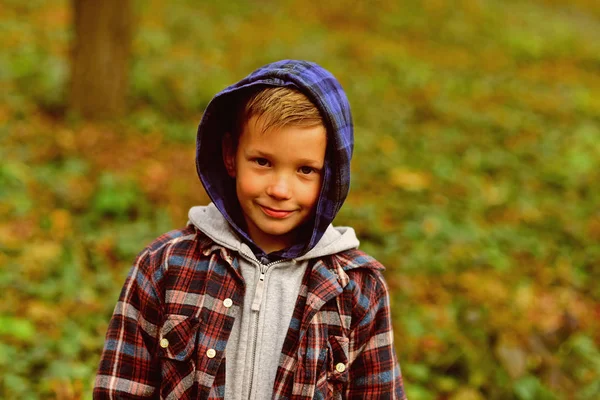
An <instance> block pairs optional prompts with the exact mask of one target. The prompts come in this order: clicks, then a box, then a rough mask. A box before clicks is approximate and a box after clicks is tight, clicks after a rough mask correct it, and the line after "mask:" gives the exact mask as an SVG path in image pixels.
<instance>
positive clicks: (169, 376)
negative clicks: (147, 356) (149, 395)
mask: <svg viewBox="0 0 600 400" xmlns="http://www.w3.org/2000/svg"><path fill="white" fill-rule="evenodd" d="M199 327H200V321H199V320H198V319H197V318H194V317H188V316H185V315H168V316H167V318H166V319H165V321H164V323H163V325H162V326H161V327H160V330H159V334H160V335H159V338H158V355H159V357H160V374H161V377H162V379H161V386H160V398H169V397H172V396H173V395H176V394H177V393H184V392H187V393H196V392H197V387H196V382H195V379H194V378H193V377H194V376H195V373H196V360H195V358H196V357H195V354H196V350H197V346H196V343H197V341H198V329H199ZM186 377H187V378H186ZM190 377H192V378H191V379H190Z"/></svg>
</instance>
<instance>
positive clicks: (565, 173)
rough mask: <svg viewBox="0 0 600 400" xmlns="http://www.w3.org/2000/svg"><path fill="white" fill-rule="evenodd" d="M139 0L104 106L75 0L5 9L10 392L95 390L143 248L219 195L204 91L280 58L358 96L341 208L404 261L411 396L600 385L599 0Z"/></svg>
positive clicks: (3, 370) (583, 394) (2, 362)
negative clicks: (303, 64)
mask: <svg viewBox="0 0 600 400" xmlns="http://www.w3.org/2000/svg"><path fill="white" fill-rule="evenodd" d="M137 5H138V8H137V10H138V15H139V19H138V21H137V23H138V31H137V35H136V38H135V43H134V52H135V57H134V61H133V64H132V75H131V91H130V92H131V96H130V109H131V112H130V114H129V115H128V117H127V118H126V119H125V120H122V121H116V122H108V123H104V124H100V123H95V124H92V123H88V122H86V121H82V120H81V119H79V118H77V116H74V115H71V114H70V113H69V112H68V110H67V106H66V98H65V96H66V93H67V91H66V87H67V83H68V77H69V63H68V54H69V44H70V41H71V39H72V31H71V26H70V22H71V14H70V9H69V3H68V2H66V1H58V2H56V1H55V2H50V1H47V0H35V1H29V2H21V1H17V0H5V1H4V2H3V7H2V8H0V43H1V45H2V49H3V50H2V52H1V53H0V88H1V90H0V160H1V161H0V217H1V219H0V291H1V292H2V297H1V299H2V300H1V301H0V398H6V399H38V398H57V399H79V398H90V388H91V385H92V383H93V377H94V373H95V369H96V367H97V363H98V360H99V356H100V353H101V349H102V345H103V337H104V334H105V331H106V328H107V323H108V320H109V317H110V315H111V312H112V308H113V307H114V304H115V302H116V299H117V296H118V293H119V290H120V288H121V285H122V283H123V281H124V278H125V276H126V273H127V271H128V267H129V265H130V263H131V262H132V260H133V258H134V257H135V255H136V253H137V252H138V251H140V250H141V249H142V248H143V246H144V245H145V244H147V243H148V242H149V241H150V240H152V239H153V238H154V237H156V236H158V235H159V234H160V233H163V232H165V231H167V230H170V229H173V228H176V227H181V226H183V225H184V224H185V222H186V213H187V209H188V208H189V207H190V206H192V205H195V204H205V203H206V202H207V197H206V195H205V194H204V192H203V190H202V188H201V185H200V183H199V182H198V179H197V178H196V174H195V167H194V139H195V127H196V124H197V122H198V121H199V119H200V117H201V115H202V111H203V109H204V107H205V106H206V105H207V104H208V102H209V101H210V99H211V98H212V96H213V95H214V94H215V93H216V92H217V91H219V90H220V89H221V88H223V87H225V86H226V85H228V84H230V83H232V82H234V81H236V80H238V79H240V78H241V77H243V76H245V75H246V74H247V73H248V72H250V71H251V70H253V69H255V68H256V67H258V66H260V65H263V64H265V63H267V62H270V61H274V60H276V59H282V58H302V59H309V60H313V61H316V62H318V63H320V64H322V65H323V66H325V67H326V68H328V69H330V70H331V71H332V72H333V73H334V74H335V75H336V76H337V77H338V78H339V79H340V81H341V82H342V84H343V85H344V87H345V88H346V90H347V92H348V96H349V98H350V101H351V103H352V105H353V112H354V116H355V123H356V142H357V143H356V155H355V161H354V164H353V171H354V172H353V188H352V192H351V195H350V196H349V198H348V200H347V203H346V205H345V207H344V208H343V210H342V212H341V213H340V215H339V217H338V219H337V223H338V224H348V225H352V226H354V227H355V228H356V230H357V233H358V235H359V237H360V238H361V239H362V247H363V248H364V249H365V250H366V251H368V252H370V253H372V254H373V255H374V256H376V257H377V258H379V259H380V260H381V261H382V262H383V263H384V264H385V265H386V266H387V268H388V269H387V272H386V274H387V275H386V276H387V279H388V283H389V285H390V287H391V290H392V303H393V318H394V324H395V335H396V348H397V350H398V355H399V358H400V360H401V364H402V368H403V373H404V375H405V382H406V388H407V391H408V394H409V398H410V399H411V400H428V399H449V400H479V399H518V400H530V399H531V400H533V399H563V398H564V399H577V400H588V399H589V400H591V399H597V398H600V286H599V285H598V281H599V278H600V209H599V207H598V205H599V204H600V41H598V40H597V38H599V37H600V3H598V2H597V1H596V0H576V1H567V0H564V1H560V0H535V1H534V0H530V1H516V0H455V1H443V0H426V1H414V0H410V1H403V2H397V1H392V0H388V1H385V0H384V1H380V2H368V1H365V2H339V1H333V0H318V1H313V0H305V1H292V0H287V1H278V2H275V1H270V0H264V1H259V2H243V1H235V0H233V1H228V2H222V1H215V0H212V1H205V2H202V3H198V2H195V1H189V0H188V1H184V0H181V1H175V2H167V1H164V0H155V1H148V2H138V3H137Z"/></svg>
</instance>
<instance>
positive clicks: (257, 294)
mask: <svg viewBox="0 0 600 400" xmlns="http://www.w3.org/2000/svg"><path fill="white" fill-rule="evenodd" d="M285 261H286V260H279V261H274V262H272V263H269V264H266V265H265V264H262V263H256V262H255V263H256V265H257V267H258V268H259V270H260V277H259V278H258V282H257V283H256V289H255V290H254V299H253V300H252V327H253V329H254V337H253V338H252V345H251V348H250V351H251V352H252V353H251V354H252V359H251V363H250V390H249V391H248V399H251V398H252V389H253V388H254V362H255V361H256V343H257V342H258V317H259V314H260V306H261V304H262V298H263V293H264V289H265V275H266V274H267V270H268V269H269V268H270V267H272V266H273V265H276V264H280V263H283V262H285ZM253 262H254V260H253Z"/></svg>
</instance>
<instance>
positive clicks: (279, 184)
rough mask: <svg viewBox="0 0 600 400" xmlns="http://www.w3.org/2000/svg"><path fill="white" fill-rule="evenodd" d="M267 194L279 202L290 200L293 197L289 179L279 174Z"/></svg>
mask: <svg viewBox="0 0 600 400" xmlns="http://www.w3.org/2000/svg"><path fill="white" fill-rule="evenodd" d="M267 194H268V195H269V196H271V197H273V198H275V199H278V200H288V199H290V198H291V196H292V190H291V187H290V182H289V178H288V177H286V176H284V175H283V174H279V175H277V176H275V177H274V178H273V180H272V181H271V182H270V184H269V186H268V187H267Z"/></svg>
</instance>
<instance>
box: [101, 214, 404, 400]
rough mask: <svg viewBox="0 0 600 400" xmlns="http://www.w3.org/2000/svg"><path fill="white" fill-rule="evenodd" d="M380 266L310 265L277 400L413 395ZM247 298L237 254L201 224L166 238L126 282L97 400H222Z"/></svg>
mask: <svg viewBox="0 0 600 400" xmlns="http://www.w3.org/2000/svg"><path fill="white" fill-rule="evenodd" d="M382 269H383V267H382V266H381V265H380V264H379V263H378V262H377V261H375V260H374V259H373V258H371V257H369V256H367V255H366V254H364V253H363V252H360V251H358V250H350V251H345V252H342V253H338V254H336V255H333V256H328V257H324V258H323V259H320V260H317V261H316V262H314V263H312V264H311V265H309V267H308V269H307V272H306V274H305V276H304V278H303V283H302V286H301V289H300V294H299V296H298V299H297V303H296V306H295V309H294V313H293V316H292V320H291V324H290V327H289V330H288V332H287V336H286V339H285V342H284V346H283V349H282V354H281V359H280V363H279V367H278V370H277V377H276V380H275V387H274V388H273V397H272V398H273V399H290V400H292V399H294V400H300V399H342V398H345V399H405V398H406V397H405V395H404V389H403V384H402V377H401V374H400V369H399V365H398V362H397V360H396V355H395V352H394V348H393V343H392V337H393V335H392V327H391V320H390V309H389V303H388V294H387V289H386V286H385V283H384V281H383V278H382V275H381V270H382ZM243 296H244V282H243V279H242V276H241V274H240V271H239V268H238V260H237V255H236V254H235V253H232V252H231V251H229V250H227V249H225V248H223V247H221V246H219V245H217V244H215V243H214V242H212V241H211V240H210V239H208V238H207V237H206V236H205V235H204V234H203V233H201V232H200V231H198V230H197V229H196V228H195V227H194V226H193V225H188V226H187V227H186V228H184V229H181V230H176V231H172V232H169V233H166V234H164V235H163V236H161V237H159V238H158V239H157V240H155V241H154V242H153V243H152V244H151V245H149V246H148V247H147V248H146V249H145V250H144V251H143V252H142V253H140V255H139V256H138V258H137V259H136V261H135V263H134V265H133V267H132V269H131V272H130V274H129V276H128V278H127V280H126V282H125V285H124V287H123V290H122V292H121V295H120V298H119V301H118V303H117V305H116V307H115V310H114V314H113V317H112V319H111V321H110V324H109V328H108V332H107V335H106V342H105V346H104V351H103V353H102V358H101V362H100V366H99V369H98V374H97V377H96V383H95V388H94V398H95V399H105V398H106V399H133V398H161V399H163V398H164V399H210V400H215V399H222V398H224V393H225V368H226V366H225V365H226V352H225V347H226V345H227V340H228V338H229V334H230V332H231V327H232V325H233V320H234V314H235V312H236V308H238V307H240V305H241V304H242V302H243ZM226 299H230V300H231V301H232V302H233V306H231V301H229V300H228V301H227V302H225V300H226ZM228 306H229V307H228Z"/></svg>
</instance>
